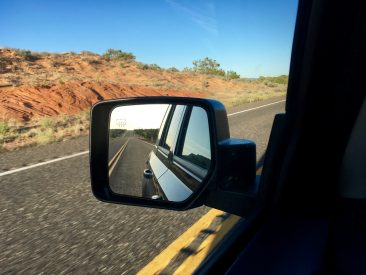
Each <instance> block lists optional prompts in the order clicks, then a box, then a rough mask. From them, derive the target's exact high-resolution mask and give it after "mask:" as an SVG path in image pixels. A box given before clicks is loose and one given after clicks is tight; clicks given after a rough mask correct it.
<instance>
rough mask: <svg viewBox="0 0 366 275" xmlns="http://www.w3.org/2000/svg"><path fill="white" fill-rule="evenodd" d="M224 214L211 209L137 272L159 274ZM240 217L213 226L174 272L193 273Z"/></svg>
mask: <svg viewBox="0 0 366 275" xmlns="http://www.w3.org/2000/svg"><path fill="white" fill-rule="evenodd" d="M261 172H262V167H260V168H259V169H257V175H260V174H261ZM224 214H225V212H223V211H221V210H217V209H211V210H210V211H208V212H207V213H206V214H205V215H203V216H202V217H201V218H200V219H199V220H198V221H197V222H196V223H195V224H193V225H192V226H191V227H190V228H189V229H188V230H187V231H185V232H184V233H183V234H182V235H181V236H180V237H179V238H177V239H176V240H174V241H173V242H172V243H171V244H170V245H169V246H168V247H167V248H165V249H164V250H163V251H162V252H161V253H160V254H159V255H157V256H156V257H155V258H154V259H153V260H152V261H151V262H149V263H148V264H147V265H146V266H145V267H144V268H143V269H141V270H140V271H139V272H138V273H137V274H139V275H144V274H149V275H151V274H160V273H161V272H162V271H163V270H164V269H165V268H166V267H167V266H169V265H170V264H171V262H172V260H174V258H176V257H177V255H178V254H179V253H180V252H181V251H182V249H184V248H189V246H190V244H191V243H192V242H193V241H194V240H195V239H196V238H197V237H198V236H199V234H200V233H201V232H203V231H204V230H205V229H208V228H209V227H210V225H211V224H212V222H213V221H214V219H217V218H218V217H220V216H222V215H224ZM240 219H241V218H240V217H238V216H236V215H229V217H228V218H227V219H225V220H224V221H223V222H222V223H221V224H219V225H218V226H217V228H215V229H214V230H213V232H212V233H211V234H209V235H208V237H207V238H205V239H204V240H203V242H202V243H201V244H200V245H199V247H198V248H197V249H196V251H195V252H194V253H192V254H191V255H189V256H188V257H187V258H186V259H184V261H183V262H182V263H181V264H180V265H179V267H178V268H177V269H175V271H174V274H191V273H193V272H194V271H195V270H196V269H197V268H198V266H199V265H200V264H201V263H202V261H203V260H204V259H205V258H206V257H207V256H208V255H209V254H210V252H211V251H212V250H213V249H214V248H215V247H216V246H217V245H218V244H219V243H220V241H221V240H222V239H223V238H224V237H225V235H226V234H227V233H228V232H229V231H230V230H231V229H232V228H233V227H234V226H235V224H236V223H237V222H238V221H239V220H240Z"/></svg>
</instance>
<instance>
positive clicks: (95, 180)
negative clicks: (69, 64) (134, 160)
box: [90, 97, 257, 216]
mask: <svg viewBox="0 0 366 275" xmlns="http://www.w3.org/2000/svg"><path fill="white" fill-rule="evenodd" d="M141 104H176V105H193V106H199V107H201V108H203V109H204V110H206V112H207V116H208V118H209V119H208V120H209V128H210V135H211V163H212V164H211V168H210V170H209V171H208V174H207V176H206V178H205V180H204V181H203V182H202V185H201V186H200V187H199V188H198V189H197V190H195V191H194V192H193V194H192V195H191V196H190V197H189V198H187V199H186V200H184V201H182V202H174V201H164V200H150V199H146V198H142V197H141V198H140V197H132V196H127V195H121V194H116V193H114V192H113V191H112V190H111V188H110V186H109V175H108V173H109V170H108V149H109V148H108V140H109V120H110V115H111V112H112V110H113V109H114V108H116V107H119V106H128V105H141ZM255 173H256V149H255V143H253V142H251V141H247V140H239V139H230V132H229V125H228V119H227V113H226V110H225V107H224V105H223V104H222V103H220V102H219V101H216V100H212V99H201V98H184V97H140V98H126V99H118V100H109V101H101V102H98V103H96V104H95V105H94V106H93V107H92V109H91V124H90V174H91V186H92V191H93V194H94V196H95V197H96V198H98V199H99V200H101V201H104V202H109V203H118V204H128V205H136V206H145V207H155V208H163V209H172V210H187V209H191V208H195V207H198V206H202V205H204V204H205V205H208V206H210V207H214V208H217V209H220V210H223V211H227V212H230V213H233V214H237V215H242V216H243V215H245V213H246V212H247V211H248V210H249V209H251V208H252V207H253V206H254V205H255V204H256V203H257V199H256V198H257V196H256V193H257V182H256V175H255Z"/></svg>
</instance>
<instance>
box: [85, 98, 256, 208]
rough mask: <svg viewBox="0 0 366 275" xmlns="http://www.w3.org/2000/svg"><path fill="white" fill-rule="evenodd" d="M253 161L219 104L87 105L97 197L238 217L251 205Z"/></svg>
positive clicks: (250, 146) (143, 101) (139, 101)
mask: <svg viewBox="0 0 366 275" xmlns="http://www.w3.org/2000/svg"><path fill="white" fill-rule="evenodd" d="M255 166H256V152H255V144H254V143H253V142H250V141H246V140H234V139H230V135H229V126H228V120H227V114H226V110H225V107H224V106H223V104H222V103H220V102H218V101H215V100H211V99H198V98H179V97H142V98H128V99H120V100H111V101H103V102H99V103H97V104H95V105H94V106H93V108H92V110H91V129H90V172H91V183H92V190H93V193H94V195H95V196H96V197H97V198H98V199H100V200H102V201H105V202H111V203H120V204H130V205H139V206H148V207H157V208H166V209H174V210H186V209H190V208H194V207H197V206H201V205H203V204H206V205H208V206H211V207H215V208H218V209H221V210H224V211H227V212H231V213H234V214H238V215H243V214H245V212H246V211H247V210H248V209H251V208H252V207H253V206H254V205H255V203H256V189H257V188H256V186H257V183H256V176H255Z"/></svg>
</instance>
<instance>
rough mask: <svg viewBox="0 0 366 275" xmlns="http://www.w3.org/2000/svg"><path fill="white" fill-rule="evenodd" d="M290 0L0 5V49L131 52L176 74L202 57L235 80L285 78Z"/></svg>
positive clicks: (293, 5)
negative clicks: (233, 75)
mask: <svg viewBox="0 0 366 275" xmlns="http://www.w3.org/2000/svg"><path fill="white" fill-rule="evenodd" d="M296 11H297V1H296V0H278V1H274V0H273V1H271V0H251V1H247V0H244V1H235V0H234V1H223V0H222V1H212V0H210V1H193V0H192V1H175V0H156V1H152V0H151V1H147V0H146V1H142V0H136V1H122V0H121V1H117V0H116V1H112V0H105V1H102V0H100V1H92V0H90V1H75V0H74V1H71V0H59V1H44V0H32V1H26V0H23V1H17V0H13V1H4V0H3V1H0V46H2V47H14V48H22V49H29V50H33V51H49V52H66V51H75V52H78V51H83V50H88V51H93V52H97V53H103V52H105V51H106V50H107V49H108V48H114V49H121V50H123V51H127V52H132V53H134V54H135V55H136V58H137V60H139V61H142V62H145V63H156V64H158V65H160V66H162V67H172V66H175V67H177V68H179V69H182V68H184V67H191V66H192V61H193V60H196V59H201V58H204V57H206V56H207V57H210V58H213V59H216V60H217V61H218V62H219V63H220V64H221V66H222V68H223V69H225V70H229V69H232V70H235V71H237V72H238V73H240V74H241V76H242V77H258V76H260V75H266V76H270V75H281V74H288V70H289V63H290V55H291V46H292V38H293V31H294V26H295V19H296Z"/></svg>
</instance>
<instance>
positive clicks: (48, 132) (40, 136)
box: [35, 129, 55, 144]
mask: <svg viewBox="0 0 366 275" xmlns="http://www.w3.org/2000/svg"><path fill="white" fill-rule="evenodd" d="M35 139H36V142H37V143H38V144H47V143H51V142H53V141H54V140H55V136H54V133H53V131H52V129H45V130H44V131H39V132H38V133H37V134H36V136H35Z"/></svg>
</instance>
